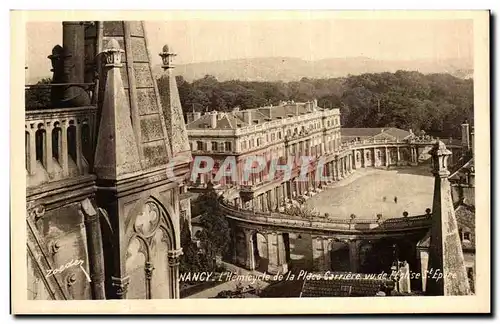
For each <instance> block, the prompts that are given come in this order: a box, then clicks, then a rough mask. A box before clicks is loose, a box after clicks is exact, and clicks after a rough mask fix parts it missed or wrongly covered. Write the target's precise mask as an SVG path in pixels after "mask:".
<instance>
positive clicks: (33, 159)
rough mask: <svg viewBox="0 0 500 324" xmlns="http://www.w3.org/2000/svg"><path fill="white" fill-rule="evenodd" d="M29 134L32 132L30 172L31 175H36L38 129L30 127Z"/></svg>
mask: <svg viewBox="0 0 500 324" xmlns="http://www.w3.org/2000/svg"><path fill="white" fill-rule="evenodd" d="M29 134H30V142H29V143H30V144H29V150H30V156H29V159H30V160H29V168H30V169H29V172H30V174H31V175H34V174H35V170H36V129H30V132H29Z"/></svg>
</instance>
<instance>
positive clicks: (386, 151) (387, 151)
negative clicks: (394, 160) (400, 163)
mask: <svg viewBox="0 0 500 324" xmlns="http://www.w3.org/2000/svg"><path fill="white" fill-rule="evenodd" d="M389 155H390V154H389V148H388V147H387V146H386V147H385V166H386V167H388V166H389V164H390V160H389V159H390V156H389Z"/></svg>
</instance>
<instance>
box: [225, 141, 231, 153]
mask: <svg viewBox="0 0 500 324" xmlns="http://www.w3.org/2000/svg"><path fill="white" fill-rule="evenodd" d="M231 146H232V145H231V142H225V143H224V150H225V151H227V152H231V151H232V147H231Z"/></svg>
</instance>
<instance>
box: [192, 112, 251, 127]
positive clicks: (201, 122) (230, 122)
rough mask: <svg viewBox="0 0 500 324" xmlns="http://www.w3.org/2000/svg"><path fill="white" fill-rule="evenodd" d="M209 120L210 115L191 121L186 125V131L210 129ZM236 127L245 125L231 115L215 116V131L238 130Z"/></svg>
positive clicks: (220, 114)
mask: <svg viewBox="0 0 500 324" xmlns="http://www.w3.org/2000/svg"><path fill="white" fill-rule="evenodd" d="M211 118H212V116H211V115H210V113H208V114H205V115H203V116H201V117H200V118H199V119H197V120H195V121H192V122H191V123H189V124H187V126H186V127H187V128H188V129H199V128H212V127H211ZM238 125H240V127H241V125H246V123H245V122H244V121H243V120H241V119H239V118H238V117H237V116H235V115H232V114H231V113H218V114H217V122H216V126H215V129H235V128H238Z"/></svg>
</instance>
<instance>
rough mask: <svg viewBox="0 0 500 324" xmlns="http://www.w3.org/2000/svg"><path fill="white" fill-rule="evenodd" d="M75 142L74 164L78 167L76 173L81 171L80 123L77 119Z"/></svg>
mask: <svg viewBox="0 0 500 324" xmlns="http://www.w3.org/2000/svg"><path fill="white" fill-rule="evenodd" d="M75 130H76V131H75V136H76V139H75V143H76V161H75V162H76V166H77V168H78V173H79V174H82V173H83V165H82V125H81V124H80V120H77V121H76V123H75Z"/></svg>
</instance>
